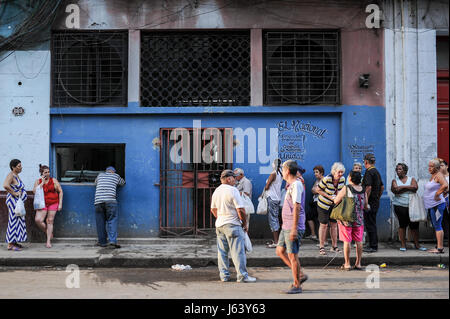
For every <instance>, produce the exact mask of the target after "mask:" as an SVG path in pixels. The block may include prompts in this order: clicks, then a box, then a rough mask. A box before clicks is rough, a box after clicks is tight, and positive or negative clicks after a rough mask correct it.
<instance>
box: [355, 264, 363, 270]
mask: <svg viewBox="0 0 450 319" xmlns="http://www.w3.org/2000/svg"><path fill="white" fill-rule="evenodd" d="M353 269H354V270H363V267H356V265H355V266H353Z"/></svg>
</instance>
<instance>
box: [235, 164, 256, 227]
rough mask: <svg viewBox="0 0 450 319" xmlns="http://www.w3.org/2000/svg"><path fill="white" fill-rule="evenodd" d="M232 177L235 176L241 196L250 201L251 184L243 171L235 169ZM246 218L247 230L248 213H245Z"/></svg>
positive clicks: (248, 224) (248, 223)
mask: <svg viewBox="0 0 450 319" xmlns="http://www.w3.org/2000/svg"><path fill="white" fill-rule="evenodd" d="M234 176H236V184H235V185H234V186H236V188H237V189H238V191H239V193H240V194H241V195H242V196H244V195H245V196H248V198H249V199H250V200H252V182H250V180H249V179H248V178H247V177H245V175H244V170H243V169H242V168H236V169H235V170H234ZM245 214H246V216H247V230H248V228H249V227H250V213H249V212H246V213H245Z"/></svg>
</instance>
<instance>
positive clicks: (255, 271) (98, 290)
mask: <svg viewBox="0 0 450 319" xmlns="http://www.w3.org/2000/svg"><path fill="white" fill-rule="evenodd" d="M78 270H79V272H78ZM231 270H232V279H233V281H232V282H226V283H224V282H220V281H219V276H218V270H217V267H215V266H208V267H193V268H192V269H191V270H184V271H177V270H173V269H171V268H170V267H167V268H78V269H77V268H76V267H72V268H70V267H69V268H64V267H60V268H55V267H47V268H42V267H40V268H10V267H1V268H0V299H16V298H23V299H28V298H38V299H39V298H50V299H53V298H58V299H84V298H87V299H336V298H352V299H416V298H418V299H422V298H426V299H448V298H449V271H448V269H441V268H438V267H437V266H434V267H433V266H404V267H388V268H378V267H375V268H374V269H371V271H370V272H368V271H364V270H363V271H356V270H352V271H342V270H340V269H339V267H336V266H333V267H326V268H323V267H321V268H317V267H315V268H312V267H306V268H305V272H306V273H307V274H308V275H309V280H308V281H306V282H305V283H304V285H303V293H302V294H298V295H286V294H285V293H284V291H286V290H287V289H288V287H289V285H290V284H291V282H292V280H291V272H290V270H289V269H288V268H287V267H249V273H250V275H252V276H255V277H256V278H257V282H256V283H237V282H235V279H236V274H235V272H234V269H233V268H231ZM378 283H379V285H378ZM78 287H79V288H78Z"/></svg>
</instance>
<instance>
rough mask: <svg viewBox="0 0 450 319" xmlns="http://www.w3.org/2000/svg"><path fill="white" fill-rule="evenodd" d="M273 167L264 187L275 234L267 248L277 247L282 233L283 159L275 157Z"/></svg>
mask: <svg viewBox="0 0 450 319" xmlns="http://www.w3.org/2000/svg"><path fill="white" fill-rule="evenodd" d="M272 168H273V172H272V173H271V174H270V175H269V178H268V179H267V182H266V186H265V187H264V190H265V191H266V196H267V209H268V212H267V218H268V220H269V227H270V230H271V231H272V235H273V242H272V243H268V244H267V248H276V247H277V243H278V236H279V233H280V222H279V205H280V200H281V184H282V183H283V176H282V174H281V159H279V158H277V159H275V161H274V162H273V163H272Z"/></svg>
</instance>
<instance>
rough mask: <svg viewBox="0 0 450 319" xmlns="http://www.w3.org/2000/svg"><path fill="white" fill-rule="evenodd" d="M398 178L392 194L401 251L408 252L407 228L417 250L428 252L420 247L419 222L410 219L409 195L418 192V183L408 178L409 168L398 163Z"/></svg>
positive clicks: (412, 178)
mask: <svg viewBox="0 0 450 319" xmlns="http://www.w3.org/2000/svg"><path fill="white" fill-rule="evenodd" d="M395 172H396V173H397V177H396V178H395V179H393V180H392V185H391V192H392V193H393V194H394V199H393V201H392V204H393V205H394V213H395V215H396V216H397V219H398V222H399V224H400V226H399V228H398V237H399V239H400V242H401V247H400V251H406V227H409V229H410V230H411V233H412V235H413V239H414V245H415V247H416V249H420V250H423V251H425V250H427V249H426V248H425V247H421V246H420V245H419V222H412V221H411V220H410V219H409V194H411V193H415V192H417V189H418V186H417V181H416V180H415V178H414V177H408V176H407V175H406V174H407V173H408V166H407V165H406V164H404V163H398V164H397V166H396V167H395Z"/></svg>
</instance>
